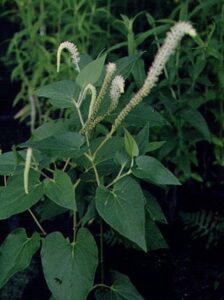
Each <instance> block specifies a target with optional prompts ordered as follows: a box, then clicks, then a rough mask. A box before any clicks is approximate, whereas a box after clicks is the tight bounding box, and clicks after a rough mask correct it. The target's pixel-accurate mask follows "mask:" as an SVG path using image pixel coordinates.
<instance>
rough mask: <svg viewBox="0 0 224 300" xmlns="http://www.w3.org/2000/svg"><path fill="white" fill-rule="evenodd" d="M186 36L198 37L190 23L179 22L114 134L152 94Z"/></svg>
mask: <svg viewBox="0 0 224 300" xmlns="http://www.w3.org/2000/svg"><path fill="white" fill-rule="evenodd" d="M185 34H188V35H190V36H192V37H194V36H196V30H195V29H194V28H193V26H192V25H191V24H190V23H188V22H183V21H180V22H177V23H176V24H175V25H174V26H173V27H172V28H171V29H170V31H169V32H168V33H167V35H166V38H165V41H164V43H163V45H162V47H161V48H160V49H159V50H158V52H157V54H156V57H155V59H154V61H153V63H152V66H151V67H150V68H149V71H148V74H147V77H146V79H145V82H144V84H143V86H142V87H141V88H140V90H139V91H138V92H137V93H136V94H135V95H134V96H133V98H132V99H131V100H130V102H129V103H128V104H127V105H126V106H125V107H124V108H123V110H122V111H121V112H120V114H119V115H118V117H117V118H116V120H115V122H114V124H113V127H112V133H113V132H114V131H115V130H116V129H117V128H118V126H119V125H120V124H121V122H122V121H123V120H124V119H125V117H126V116H127V115H128V114H129V112H130V111H131V110H132V109H133V108H134V107H135V106H136V105H138V104H139V103H140V102H141V101H142V99H143V98H144V97H146V96H147V95H148V94H149V93H150V91H151V89H152V88H153V87H154V86H155V85H156V83H157V81H158V79H159V75H160V74H161V73H162V71H163V69H164V67H165V65H166V63H167V61H168V60H169V58H170V56H171V55H172V54H173V52H174V50H175V48H176V47H177V44H178V43H179V42H180V40H181V39H182V37H183V36H184V35H185Z"/></svg>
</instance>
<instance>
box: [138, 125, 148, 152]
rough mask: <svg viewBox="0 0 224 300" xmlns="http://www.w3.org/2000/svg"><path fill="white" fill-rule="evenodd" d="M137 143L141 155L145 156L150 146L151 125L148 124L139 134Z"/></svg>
mask: <svg viewBox="0 0 224 300" xmlns="http://www.w3.org/2000/svg"><path fill="white" fill-rule="evenodd" d="M136 142H137V144H138V147H139V153H140V154H145V153H146V152H147V148H148V144H149V123H148V122H147V123H146V125H145V126H144V127H143V128H142V129H141V130H140V131H139V133H138V134H137V136H136Z"/></svg>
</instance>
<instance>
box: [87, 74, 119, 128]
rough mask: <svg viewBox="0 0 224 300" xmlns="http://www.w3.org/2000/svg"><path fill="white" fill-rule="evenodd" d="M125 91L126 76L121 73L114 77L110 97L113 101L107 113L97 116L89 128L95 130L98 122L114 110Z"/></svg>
mask: <svg viewBox="0 0 224 300" xmlns="http://www.w3.org/2000/svg"><path fill="white" fill-rule="evenodd" d="M123 93H124V78H123V77H122V76H121V75H117V76H115V77H114V79H113V81H112V83H111V87H110V98H111V103H110V106H109V108H108V110H107V112H106V113H104V114H103V115H101V116H98V117H96V118H95V119H94V120H92V122H91V123H90V125H89V128H88V130H93V129H94V128H95V127H96V125H97V124H98V123H100V122H101V121H103V120H104V119H105V118H106V117H107V116H108V115H110V113H112V111H114V110H115V109H116V107H117V105H118V100H119V98H120V96H121V94H123Z"/></svg>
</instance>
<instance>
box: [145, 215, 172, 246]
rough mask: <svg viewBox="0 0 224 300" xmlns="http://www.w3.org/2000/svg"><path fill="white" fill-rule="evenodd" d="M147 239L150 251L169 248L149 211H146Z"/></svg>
mask: <svg viewBox="0 0 224 300" xmlns="http://www.w3.org/2000/svg"><path fill="white" fill-rule="evenodd" d="M145 238H146V244H147V250H148V251H152V250H158V249H162V248H168V245H167V242H166V241H165V239H164V237H163V235H162V233H161V232H160V230H159V228H158V227H157V225H156V224H155V222H154V221H153V220H152V218H151V216H150V214H149V212H148V211H146V222H145Z"/></svg>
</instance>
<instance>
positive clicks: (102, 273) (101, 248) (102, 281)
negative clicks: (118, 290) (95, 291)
mask: <svg viewBox="0 0 224 300" xmlns="http://www.w3.org/2000/svg"><path fill="white" fill-rule="evenodd" d="M103 250H104V245H103V220H102V219H100V276H101V278H100V279H101V284H103V283H104V255H103V253H104V252H103Z"/></svg>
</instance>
